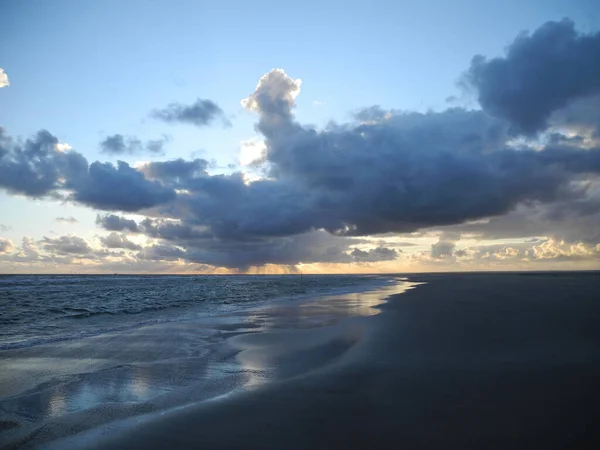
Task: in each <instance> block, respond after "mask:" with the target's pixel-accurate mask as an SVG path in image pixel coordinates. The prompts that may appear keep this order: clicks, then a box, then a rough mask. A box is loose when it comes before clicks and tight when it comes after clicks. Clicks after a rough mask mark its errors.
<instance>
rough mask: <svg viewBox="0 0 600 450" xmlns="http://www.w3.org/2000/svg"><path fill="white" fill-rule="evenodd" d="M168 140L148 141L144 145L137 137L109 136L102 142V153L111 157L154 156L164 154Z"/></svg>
mask: <svg viewBox="0 0 600 450" xmlns="http://www.w3.org/2000/svg"><path fill="white" fill-rule="evenodd" d="M166 141H167V139H166V138H165V139H162V140H160V139H157V140H153V141H148V142H146V144H144V143H143V142H142V141H140V140H139V139H137V138H135V137H125V136H123V135H122V134H113V135H112V136H107V137H106V139H104V140H103V141H102V142H100V148H101V151H102V153H106V154H110V155H134V154H139V153H144V152H147V153H150V154H154V155H162V154H164V149H163V147H164V144H165V143H166Z"/></svg>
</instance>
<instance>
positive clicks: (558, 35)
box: [465, 19, 600, 134]
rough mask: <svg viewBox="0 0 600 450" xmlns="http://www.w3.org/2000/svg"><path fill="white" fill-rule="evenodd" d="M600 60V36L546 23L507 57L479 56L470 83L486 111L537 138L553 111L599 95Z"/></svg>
mask: <svg viewBox="0 0 600 450" xmlns="http://www.w3.org/2000/svg"><path fill="white" fill-rule="evenodd" d="M598 55H600V32H597V33H590V34H583V33H579V32H577V31H576V30H575V24H574V23H573V22H572V21H571V20H569V19H563V20H562V21H560V22H547V23H545V24H544V25H542V26H541V27H540V28H538V29H537V30H535V31H534V32H533V33H532V34H527V33H523V34H521V35H519V36H518V37H517V38H516V39H515V41H514V42H513V43H512V44H511V45H510V46H509V47H508V50H507V54H506V56H505V57H498V58H492V59H487V58H485V57H484V56H481V55H478V56H475V57H474V58H473V60H472V62H471V67H470V68H469V70H468V71H467V72H466V75H465V81H466V82H467V83H468V84H470V85H472V86H473V87H474V88H475V89H476V91H477V94H478V98H479V102H480V103H481V106H482V107H483V109H484V110H485V111H486V112H488V113H489V114H491V115H493V116H495V117H498V118H501V119H506V120H508V121H509V122H510V123H511V124H512V125H513V126H514V128H515V130H516V131H518V132H522V133H525V134H533V133H536V132H538V131H542V130H544V129H545V128H546V127H547V121H548V119H549V118H550V116H551V114H552V113H553V112H554V111H557V110H559V109H561V108H564V107H566V106H567V105H568V104H569V103H570V102H571V101H572V100H576V99H579V98H581V97H584V96H587V95H591V94H597V93H599V92H600V77H599V76H598V73H599V72H600V58H598Z"/></svg>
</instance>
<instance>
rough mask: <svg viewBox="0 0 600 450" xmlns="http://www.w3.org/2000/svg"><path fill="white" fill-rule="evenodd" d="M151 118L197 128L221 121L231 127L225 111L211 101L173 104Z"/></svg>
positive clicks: (199, 100)
mask: <svg viewBox="0 0 600 450" xmlns="http://www.w3.org/2000/svg"><path fill="white" fill-rule="evenodd" d="M150 115H151V117H153V118H155V119H159V120H163V121H165V122H169V123H177V122H179V123H187V124H191V125H195V126H197V127H203V126H207V125H210V124H211V123H212V122H214V121H215V119H221V120H222V122H223V124H224V125H227V126H229V125H231V124H230V122H229V120H228V119H227V118H226V117H225V113H224V112H223V110H222V109H221V108H220V107H219V105H217V104H216V103H215V102H213V101H211V100H203V99H200V98H199V99H198V100H196V102H195V103H192V104H191V105H182V104H181V103H171V104H170V105H168V106H167V107H166V108H163V109H157V110H154V111H152V113H151V114H150Z"/></svg>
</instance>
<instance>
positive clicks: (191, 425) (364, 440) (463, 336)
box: [78, 274, 600, 449]
mask: <svg viewBox="0 0 600 450" xmlns="http://www.w3.org/2000/svg"><path fill="white" fill-rule="evenodd" d="M434 278H435V279H434ZM411 281H426V282H427V284H425V285H423V286H420V287H418V288H417V289H415V290H412V291H409V292H406V293H404V294H401V295H399V296H395V297H393V298H392V299H391V300H390V301H389V302H388V303H387V304H386V305H385V306H384V307H383V308H382V310H383V313H382V314H380V315H377V316H374V317H372V318H371V319H370V320H368V321H366V322H368V323H369V332H368V333H367V335H366V337H365V339H364V340H362V341H361V342H360V343H359V344H358V345H357V346H355V347H353V348H352V350H350V351H349V352H348V353H347V354H346V355H345V357H344V358H343V359H341V360H340V361H339V362H338V363H336V364H335V365H330V366H327V367H325V368H322V369H319V370H317V371H314V372H311V373H309V374H306V375H304V376H299V377H295V378H292V379H289V380H284V381H281V382H274V383H271V384H269V385H268V386H264V387H263V388H261V389H258V390H255V391H249V392H244V393H241V394H239V395H236V396H233V397H228V398H225V399H223V400H222V401H219V402H215V403H211V404H197V405H194V406H191V407H189V408H186V409H185V410H181V411H175V412H172V413H169V414H165V415H163V416H162V417H157V418H155V419H153V420H151V421H150V422H148V423H146V424H141V425H139V426H137V427H132V428H127V429H122V430H113V432H111V433H110V435H108V434H104V435H102V436H95V437H94V439H93V442H90V441H79V442H78V444H85V445H81V446H80V448H89V449H104V448H111V449H120V448H150V449H152V448H166V447H170V448H188V447H193V446H196V447H206V448H211V449H221V448H222V449H226V448H273V449H275V448H286V449H301V448H303V449H304V448H347V447H348V446H350V445H351V446H353V447H354V448H399V447H400V448H401V447H405V448H424V449H428V448H432V449H433V448H456V449H458V448H461V449H462V448H512V449H521V448H522V449H526V448H527V449H529V448H556V449H559V448H560V449H563V448H570V449H578V448H594V445H597V444H598V443H599V442H600V428H598V427H597V425H598V419H597V417H600V387H599V386H597V379H599V378H598V377H600V331H599V330H598V327H597V323H598V322H597V320H598V318H600V302H599V301H598V299H597V293H598V292H600V290H599V288H600V278H599V277H598V276H597V274H596V275H586V276H584V277H581V276H578V275H569V274H565V275H561V276H559V277H558V279H557V277H548V276H544V275H539V276H538V277H537V278H534V279H532V278H531V277H520V276H518V275H517V276H514V275H504V276H503V275H499V276H494V275H475V276H473V275H468V274H465V275H460V276H458V277H456V276H453V277H442V276H435V277H431V276H419V277H411Z"/></svg>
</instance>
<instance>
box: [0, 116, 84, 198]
mask: <svg viewBox="0 0 600 450" xmlns="http://www.w3.org/2000/svg"><path fill="white" fill-rule="evenodd" d="M57 144H58V139H57V138H56V137H54V136H53V135H52V134H50V133H49V132H48V131H46V130H41V131H39V132H38V133H37V134H36V135H35V136H34V137H33V138H31V139H27V140H25V141H24V142H17V141H14V140H13V139H12V138H11V137H10V136H8V135H7V134H6V132H5V130H4V129H3V128H2V127H0V188H4V189H6V190H7V191H8V192H10V193H14V194H23V195H27V196H30V197H42V196H44V195H48V194H49V193H50V192H52V191H56V190H57V189H60V188H61V187H63V186H64V181H63V180H64V178H65V177H66V176H72V177H77V176H78V175H80V174H82V173H83V172H85V171H86V170H87V160H86V159H85V158H84V157H83V156H81V155H80V154H78V153H75V152H63V151H61V150H58V149H57Z"/></svg>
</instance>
